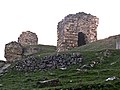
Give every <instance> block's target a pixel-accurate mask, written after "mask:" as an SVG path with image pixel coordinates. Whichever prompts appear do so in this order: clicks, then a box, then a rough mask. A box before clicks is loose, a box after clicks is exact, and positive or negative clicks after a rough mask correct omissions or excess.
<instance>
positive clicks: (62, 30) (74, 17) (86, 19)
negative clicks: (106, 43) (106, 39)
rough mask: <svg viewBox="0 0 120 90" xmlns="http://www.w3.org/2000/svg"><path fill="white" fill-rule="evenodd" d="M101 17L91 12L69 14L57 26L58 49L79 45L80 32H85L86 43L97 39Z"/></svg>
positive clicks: (64, 49)
mask: <svg viewBox="0 0 120 90" xmlns="http://www.w3.org/2000/svg"><path fill="white" fill-rule="evenodd" d="M98 22H99V19H98V18H97V17H96V16H93V15H91V14H86V13H84V12H79V13H76V14H69V15H67V16H66V17H65V18H64V19H62V21H60V22H59V23H58V26H57V37H58V39H57V51H58V52H60V51H66V50H68V49H70V48H74V47H78V33H79V32H81V33H83V34H85V39H84V40H85V43H86V44H87V43H90V42H94V41H96V40H97V30H96V29H97V27H98Z"/></svg>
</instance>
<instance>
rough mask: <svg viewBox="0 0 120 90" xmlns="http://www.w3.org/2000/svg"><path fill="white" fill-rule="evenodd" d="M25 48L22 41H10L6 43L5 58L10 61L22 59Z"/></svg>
mask: <svg viewBox="0 0 120 90" xmlns="http://www.w3.org/2000/svg"><path fill="white" fill-rule="evenodd" d="M22 54H23V48H22V46H21V44H20V43H17V42H15V41H14V42H10V43H8V44H6V45H5V55H4V56H5V58H6V60H7V61H8V62H12V61H14V60H20V59H22Z"/></svg>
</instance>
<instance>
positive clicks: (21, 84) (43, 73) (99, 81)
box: [0, 49, 120, 90]
mask: <svg viewBox="0 0 120 90" xmlns="http://www.w3.org/2000/svg"><path fill="white" fill-rule="evenodd" d="M78 53H79V54H81V55H82V58H83V61H82V63H81V64H75V65H70V66H67V67H66V69H60V68H56V69H48V70H38V71H32V72H31V71H19V70H15V69H10V70H8V71H7V73H5V74H4V75H2V76H0V89H1V90H60V89H62V90H119V88H120V55H119V54H120V50H109V49H107V50H102V51H84V52H79V51H74V52H73V51H70V52H66V53H60V55H64V56H66V54H67V55H69V54H70V55H74V54H78ZM37 55H38V54H37ZM38 56H39V58H38V59H37V60H41V59H40V58H41V56H40V55H38ZM71 57H72V56H71ZM68 58H69V57H68ZM68 58H66V60H67V59H68ZM64 59H65V58H64ZM28 61H29V60H28ZM47 63H48V62H47ZM15 65H16V64H14V63H13V64H12V66H11V67H13V66H15ZM31 65H32V63H31ZM111 78H113V80H110V79H111ZM51 79H58V80H59V82H60V84H59V85H55V86H54V85H53V86H49V85H42V84H40V83H38V82H39V81H44V82H45V80H51Z"/></svg>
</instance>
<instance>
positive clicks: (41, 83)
mask: <svg viewBox="0 0 120 90" xmlns="http://www.w3.org/2000/svg"><path fill="white" fill-rule="evenodd" d="M58 85H60V81H59V79H51V80H44V81H38V82H37V83H36V86H37V87H39V88H43V87H54V86H58Z"/></svg>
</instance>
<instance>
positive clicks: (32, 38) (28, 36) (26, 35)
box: [18, 31, 38, 46]
mask: <svg viewBox="0 0 120 90" xmlns="http://www.w3.org/2000/svg"><path fill="white" fill-rule="evenodd" d="M18 42H19V43H20V44H21V45H22V46H27V45H37V44H38V37H37V35H36V34H35V33H33V32H30V31H26V32H22V34H21V35H20V36H19V37H18Z"/></svg>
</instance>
